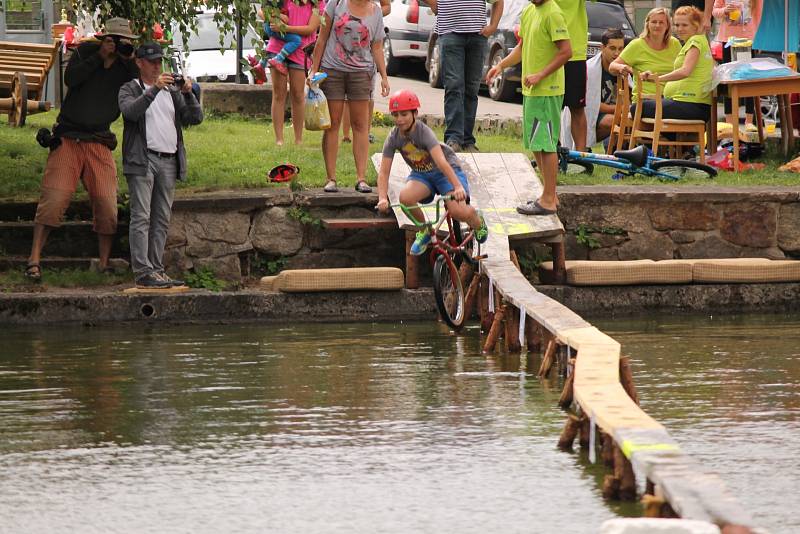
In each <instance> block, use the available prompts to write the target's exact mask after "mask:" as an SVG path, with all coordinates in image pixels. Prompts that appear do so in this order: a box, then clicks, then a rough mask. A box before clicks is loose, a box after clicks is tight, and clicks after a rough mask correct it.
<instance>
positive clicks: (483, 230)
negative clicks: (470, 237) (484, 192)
mask: <svg viewBox="0 0 800 534" xmlns="http://www.w3.org/2000/svg"><path fill="white" fill-rule="evenodd" d="M478 217H480V219H481V226H480V228H478V229H477V230H475V239H477V240H478V243H486V240H487V239H488V238H489V228H488V227H487V226H486V221H485V220H484V218H483V213H481V212H478Z"/></svg>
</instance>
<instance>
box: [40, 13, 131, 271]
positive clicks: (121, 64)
mask: <svg viewBox="0 0 800 534" xmlns="http://www.w3.org/2000/svg"><path fill="white" fill-rule="evenodd" d="M138 37H139V36H138V35H134V34H133V33H131V29H130V23H129V22H128V21H127V20H126V19H122V18H111V19H109V20H108V21H106V24H105V30H104V31H103V32H102V33H101V34H98V35H96V38H97V39H99V40H100V42H99V43H94V42H89V43H84V44H81V45H80V46H79V47H78V48H77V49H76V50H75V52H74V53H73V56H72V58H70V60H69V63H68V64H67V68H66V70H65V72H64V82H65V83H66V85H67V88H68V91H67V96H66V98H65V99H64V103H63V104H62V106H61V112H60V113H59V114H58V118H57V119H56V124H55V126H54V127H53V132H52V134H51V133H50V132H49V131H48V130H46V129H42V130H40V131H39V133H38V134H37V137H36V138H37V140H38V141H39V143H40V144H41V145H42V146H45V147H47V148H49V149H50V154H49V156H48V157H47V164H46V166H45V169H44V178H43V179H42V191H41V195H40V197H39V204H38V206H37V208H36V217H35V219H34V229H33V243H32V245H31V255H30V257H29V258H28V266H27V269H26V270H25V276H26V277H27V278H28V279H30V280H33V281H37V282H38V281H40V280H41V278H42V269H41V267H40V260H41V253H42V248H43V247H44V245H45V243H46V241H47V236H48V235H49V234H50V230H52V229H53V228H57V227H59V226H60V225H61V221H62V219H63V217H64V212H65V211H66V210H67V207H68V206H69V203H70V200H71V198H72V195H73V194H74V193H75V189H76V188H77V187H78V180H81V181H82V182H83V186H84V187H85V188H86V191H87V192H88V193H89V199H90V200H91V203H92V215H93V219H94V226H93V229H94V231H95V232H96V233H97V237H98V241H99V243H100V254H99V257H100V263H99V267H100V270H101V271H105V270H106V269H107V268H108V257H109V255H110V254H111V245H112V244H113V241H114V234H115V233H116V231H117V166H116V164H115V163H114V157H113V155H112V154H111V151H112V150H114V149H115V148H116V146H117V138H116V136H115V135H114V134H113V133H112V132H111V130H110V126H111V123H112V122H114V121H115V120H117V117H119V105H118V103H117V93H118V91H119V88H120V87H121V86H122V84H124V83H125V82H127V81H129V80H131V79H133V78H134V77H136V76H137V70H136V64H135V63H134V61H133V52H134V47H133V45H132V44H131V41H130V39H137V38H138Z"/></svg>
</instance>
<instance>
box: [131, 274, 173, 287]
mask: <svg viewBox="0 0 800 534" xmlns="http://www.w3.org/2000/svg"><path fill="white" fill-rule="evenodd" d="M136 287H138V288H140V289H169V288H170V287H172V284H171V283H170V282H167V281H165V280H162V279H161V277H160V276H159V275H158V273H149V274H145V275H142V276H140V277H139V278H137V279H136Z"/></svg>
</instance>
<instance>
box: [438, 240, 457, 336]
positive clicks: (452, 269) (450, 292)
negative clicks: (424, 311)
mask: <svg viewBox="0 0 800 534" xmlns="http://www.w3.org/2000/svg"><path fill="white" fill-rule="evenodd" d="M433 294H434V296H435V297H436V307H437V308H438V309H439V315H441V316H442V319H444V322H446V323H447V324H448V325H449V326H450V328H452V329H453V330H456V331H458V330H461V327H462V326H464V319H465V317H464V287H463V286H462V285H461V278H460V277H459V276H458V269H456V266H455V264H454V263H453V262H452V260H450V258H449V257H448V256H445V255H444V254H440V255H439V256H438V257H437V258H436V263H434V265H433Z"/></svg>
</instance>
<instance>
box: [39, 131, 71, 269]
mask: <svg viewBox="0 0 800 534" xmlns="http://www.w3.org/2000/svg"><path fill="white" fill-rule="evenodd" d="M82 170H83V156H82V152H81V151H80V150H79V147H78V143H76V142H75V141H73V140H72V139H67V138H62V140H61V145H59V146H58V148H56V149H55V150H52V151H50V154H48V156H47V164H46V165H45V169H44V177H43V178H42V190H41V194H40V196H39V203H38V204H37V206H36V216H35V217H34V219H33V222H34V227H33V241H32V243H31V254H30V256H29V257H28V265H37V266H38V265H39V263H40V261H41V259H42V258H41V256H42V249H43V248H44V245H45V243H47V236H48V235H49V234H50V230H51V229H53V228H56V227H58V226H60V225H61V220H62V218H63V217H64V212H65V211H66V210H67V207H68V206H69V203H70V200H71V198H72V195H73V193H75V188H76V187H77V186H78V179H79V178H80V175H81V172H82Z"/></svg>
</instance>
